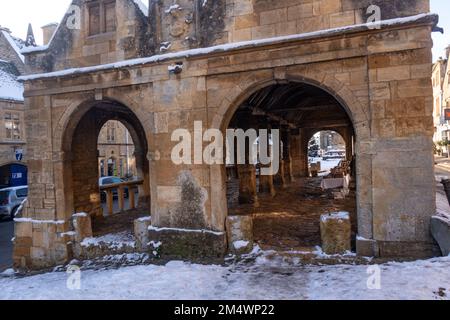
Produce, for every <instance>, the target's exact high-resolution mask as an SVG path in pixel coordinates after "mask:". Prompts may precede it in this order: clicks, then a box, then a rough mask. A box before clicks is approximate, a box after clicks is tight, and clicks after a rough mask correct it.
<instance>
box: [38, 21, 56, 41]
mask: <svg viewBox="0 0 450 320" xmlns="http://www.w3.org/2000/svg"><path fill="white" fill-rule="evenodd" d="M57 28H58V24H57V23H49V24H47V25H45V26H43V27H42V28H41V29H42V34H43V38H44V46H45V45H47V44H48V43H49V42H50V40H51V39H52V37H53V34H54V33H55V31H56V29H57Z"/></svg>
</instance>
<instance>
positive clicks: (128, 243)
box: [80, 231, 136, 249]
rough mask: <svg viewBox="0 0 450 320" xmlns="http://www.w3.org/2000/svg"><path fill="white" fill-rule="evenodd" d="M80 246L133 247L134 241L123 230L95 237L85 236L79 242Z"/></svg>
mask: <svg viewBox="0 0 450 320" xmlns="http://www.w3.org/2000/svg"><path fill="white" fill-rule="evenodd" d="M80 244H81V246H82V247H101V246H103V245H106V246H108V247H109V248H111V249H122V248H125V247H135V246H136V241H134V239H133V236H132V235H131V234H130V233H129V232H127V231H125V232H120V233H111V234H107V235H104V236H101V237H97V238H86V239H84V240H83V241H82V242H81V243H80Z"/></svg>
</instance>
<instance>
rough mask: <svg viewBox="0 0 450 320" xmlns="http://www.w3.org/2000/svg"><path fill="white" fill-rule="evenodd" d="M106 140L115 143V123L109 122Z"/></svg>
mask: <svg viewBox="0 0 450 320" xmlns="http://www.w3.org/2000/svg"><path fill="white" fill-rule="evenodd" d="M106 140H107V141H108V143H114V142H115V141H116V128H115V126H114V124H113V123H108V126H107V128H106Z"/></svg>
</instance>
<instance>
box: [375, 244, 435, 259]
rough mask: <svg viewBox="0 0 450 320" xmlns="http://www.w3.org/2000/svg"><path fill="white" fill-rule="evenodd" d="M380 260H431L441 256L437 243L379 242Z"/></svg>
mask: <svg viewBox="0 0 450 320" xmlns="http://www.w3.org/2000/svg"><path fill="white" fill-rule="evenodd" d="M377 246H378V248H379V256H380V258H394V259H395V258H397V259H412V260H416V259H429V258H433V257H437V256H440V255H441V252H440V249H439V246H438V245H437V243H429V242H394V241H377Z"/></svg>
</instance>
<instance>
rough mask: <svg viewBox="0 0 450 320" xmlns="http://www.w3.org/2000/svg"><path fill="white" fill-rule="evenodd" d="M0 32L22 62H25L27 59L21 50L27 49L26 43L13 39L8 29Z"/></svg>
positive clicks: (1, 29) (2, 29)
mask: <svg viewBox="0 0 450 320" xmlns="http://www.w3.org/2000/svg"><path fill="white" fill-rule="evenodd" d="M0 32H1V33H2V34H3V36H4V37H5V39H6V40H7V41H8V43H9V45H10V46H11V48H13V50H14V51H15V52H16V54H17V56H18V57H19V58H20V60H21V61H22V62H25V57H24V56H23V55H22V53H21V50H22V49H23V48H25V41H23V40H22V39H19V38H16V37H13V36H12V35H11V33H10V31H9V30H8V29H5V28H0Z"/></svg>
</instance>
